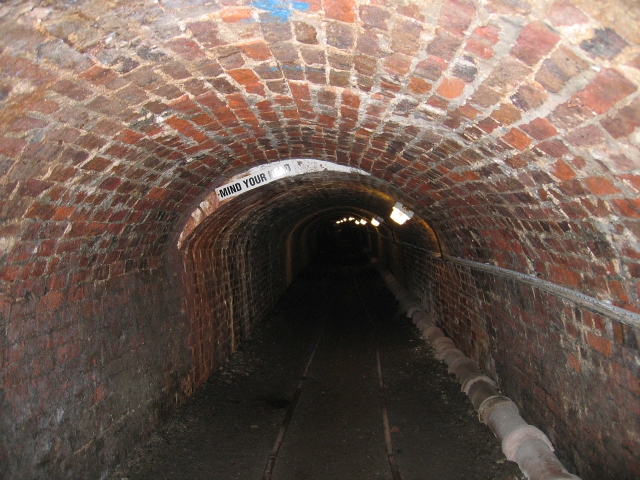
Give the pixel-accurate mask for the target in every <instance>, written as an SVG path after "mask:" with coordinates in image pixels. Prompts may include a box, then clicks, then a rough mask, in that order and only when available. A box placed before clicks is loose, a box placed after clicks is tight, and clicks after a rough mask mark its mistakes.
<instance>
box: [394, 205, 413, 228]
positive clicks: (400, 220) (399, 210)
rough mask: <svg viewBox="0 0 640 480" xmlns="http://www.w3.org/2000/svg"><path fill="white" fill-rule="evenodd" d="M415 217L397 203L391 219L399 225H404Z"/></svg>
mask: <svg viewBox="0 0 640 480" xmlns="http://www.w3.org/2000/svg"><path fill="white" fill-rule="evenodd" d="M411 217H413V212H412V211H411V210H409V209H408V208H407V207H405V206H404V205H402V204H401V203H400V202H396V204H395V205H394V206H393V209H392V210H391V215H390V218H391V220H393V221H394V222H396V223H397V224H399V225H402V224H404V223H405V222H406V221H407V220H409V219H410V218H411Z"/></svg>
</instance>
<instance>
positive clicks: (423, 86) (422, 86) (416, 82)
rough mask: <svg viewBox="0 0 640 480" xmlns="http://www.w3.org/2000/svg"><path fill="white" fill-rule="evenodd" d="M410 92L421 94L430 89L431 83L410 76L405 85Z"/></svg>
mask: <svg viewBox="0 0 640 480" xmlns="http://www.w3.org/2000/svg"><path fill="white" fill-rule="evenodd" d="M407 88H408V89H409V91H410V92H411V93H415V94H417V95H423V94H425V93H428V92H429V91H430V90H431V84H430V83H429V82H427V81H426V80H423V79H422V78H420V77H413V76H412V77H411V78H410V79H409V85H408V87H407Z"/></svg>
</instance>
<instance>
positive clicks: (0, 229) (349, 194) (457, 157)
mask: <svg viewBox="0 0 640 480" xmlns="http://www.w3.org/2000/svg"><path fill="white" fill-rule="evenodd" d="M639 22H640V8H639V7H638V4H637V3H636V2H634V1H633V0H613V1H610V2H598V1H595V0H571V1H569V0H556V1H552V0H528V1H527V0H483V1H479V0H477V1H476V0H428V1H427V0H422V1H420V0H299V1H289V0H282V1H279V0H278V1H276V0H208V1H205V0H154V1H152V0H140V1H130V2H100V1H96V0H79V1H61V2H37V1H18V0H16V1H14V2H8V3H4V4H2V6H0V45H1V46H0V49H1V50H0V72H1V76H0V101H1V102H2V109H1V110H0V125H2V132H1V134H0V135H2V139H1V140H0V188H1V190H0V191H1V196H0V206H1V218H2V222H1V223H0V248H1V252H0V254H1V257H0V262H1V263H0V289H1V290H0V294H1V295H0V349H1V357H0V359H1V363H0V380H1V385H2V389H1V390H0V412H2V414H1V415H0V419H1V420H0V477H1V478H105V477H106V475H108V474H109V472H111V471H113V468H114V467H115V466H116V465H118V464H119V463H121V462H122V461H124V460H125V459H126V458H127V456H128V455H129V454H130V452H131V451H132V449H133V448H134V447H135V446H136V445H139V444H140V443H141V442H142V441H144V440H145V439H146V438H148V437H149V435H150V434H151V432H153V431H154V429H156V428H157V427H158V426H159V425H160V424H161V422H162V421H163V419H165V418H166V416H167V415H168V414H169V413H170V412H172V411H173V410H174V409H175V408H176V406H177V405H180V404H182V403H184V402H185V401H186V400H187V399H188V398H189V397H190V396H191V395H192V394H193V392H194V391H196V390H197V389H198V387H199V386H201V385H202V384H203V383H204V382H205V381H206V380H207V378H208V377H209V376H210V375H211V374H212V373H213V372H214V371H215V370H216V369H217V368H219V366H220V365H222V364H223V363H224V361H225V359H226V358H228V357H229V355H230V354H232V353H233V352H234V351H235V350H236V349H237V348H238V346H239V345H240V344H241V343H242V342H243V341H244V340H245V339H246V338H247V337H248V335H249V333H250V332H251V331H252V329H253V327H254V326H256V325H257V324H258V323H259V322H260V321H261V320H262V319H263V318H264V317H265V315H267V313H268V312H269V311H270V309H271V308H272V307H273V306H274V305H275V303H276V301H277V300H278V298H279V297H280V296H281V295H282V294H283V292H284V291H285V290H286V288H287V286H288V285H289V284H290V283H291V282H292V281H293V280H294V279H295V278H296V276H297V275H298V274H299V273H300V272H301V271H302V270H303V269H304V267H306V266H307V265H308V264H309V262H310V261H311V260H312V259H313V258H314V256H315V254H316V253H317V250H318V246H319V244H320V241H321V234H322V232H323V231H325V230H326V228H328V226H330V225H333V224H334V223H335V221H337V220H338V219H340V218H342V217H344V216H345V215H346V216H356V217H358V218H364V219H367V220H370V219H371V218H374V217H380V218H381V219H382V220H383V223H382V224H381V225H380V226H379V227H377V228H374V227H372V226H371V225H370V224H369V225H368V226H367V227H366V228H365V229H363V232H366V233H365V234H364V235H365V237H364V238H365V240H366V242H365V243H366V244H367V248H368V249H369V252H370V254H371V256H373V257H375V258H377V260H378V263H379V264H380V265H382V266H384V268H386V269H387V270H388V271H389V272H390V273H391V274H393V276H394V277H395V278H396V279H397V280H398V281H399V282H400V283H401V284H402V285H403V286H404V287H405V288H406V289H407V290H408V291H409V292H410V293H411V294H412V295H413V296H414V297H415V298H416V299H418V301H419V303H420V305H421V306H422V308H424V310H425V311H426V312H427V313H428V315H429V316H430V318H432V319H433V321H434V322H435V323H436V324H437V325H438V326H439V327H440V328H441V329H442V330H443V331H444V332H445V333H446V335H447V336H448V337H450V338H451V339H453V340H454V342H455V343H456V345H457V346H458V347H459V348H460V349H461V350H462V351H463V352H464V354H465V355H467V356H469V357H471V358H472V359H474V360H475V361H476V362H477V364H478V366H479V367H480V369H481V370H482V372H483V373H484V374H485V375H487V376H488V377H490V378H491V379H492V380H493V381H494V382H495V383H496V385H497V386H498V387H499V388H500V391H501V392H503V393H504V394H505V395H507V396H509V397H510V398H511V399H513V401H514V402H515V404H516V405H517V406H518V408H519V410H520V413H521V415H522V416H523V418H525V419H526V420H527V421H528V422H530V423H531V424H534V425H536V426H537V427H538V428H540V429H541V430H542V431H543V432H544V433H545V434H546V435H547V436H548V437H549V439H550V440H551V442H552V443H553V445H554V446H555V448H556V453H557V454H558V457H559V458H561V459H562V461H563V463H564V464H565V466H566V467H567V469H568V470H569V471H571V472H573V473H575V474H577V475H580V476H581V477H582V478H584V479H603V478H610V479H614V478H615V479H626V478H629V479H631V478H640V453H639V452H640V379H639V375H640V351H639V348H640V316H639V315H638V314H639V313H640V302H639V294H640V281H639V279H640V242H639V239H640V200H639V199H638V192H639V191H640V151H639V148H638V145H639V142H640V129H638V127H639V126H640V96H639V95H640V94H639V92H638V85H639V84H640V29H638V25H639ZM249 178H252V179H255V182H254V183H255V185H253V186H252V187H253V188H251V189H249V188H248V187H249V186H250V185H249V184H247V185H246V187H247V188H243V187H242V184H243V182H244V181H245V180H246V181H248V179H249ZM263 179H264V181H263ZM235 184H239V185H240V187H238V191H236V190H235V188H231V187H232V186H233V185H235ZM225 189H226V190H225ZM396 202H400V203H402V204H403V205H405V206H406V207H407V208H408V209H410V210H411V211H413V212H414V213H415V214H414V216H413V218H411V219H410V220H409V221H408V222H407V223H405V224H404V225H399V224H396V223H394V222H393V221H392V220H390V219H389V213H390V212H391V210H392V207H393V206H394V205H395V204H396Z"/></svg>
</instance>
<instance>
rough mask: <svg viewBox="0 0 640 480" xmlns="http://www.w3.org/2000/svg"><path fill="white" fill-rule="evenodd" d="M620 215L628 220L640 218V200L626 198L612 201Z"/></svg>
mask: <svg viewBox="0 0 640 480" xmlns="http://www.w3.org/2000/svg"><path fill="white" fill-rule="evenodd" d="M611 203H612V205H613V206H614V208H615V209H616V210H617V211H618V213H619V214H620V215H622V216H624V217H628V218H640V199H639V198H628V199H627V198H624V199H614V200H612V201H611Z"/></svg>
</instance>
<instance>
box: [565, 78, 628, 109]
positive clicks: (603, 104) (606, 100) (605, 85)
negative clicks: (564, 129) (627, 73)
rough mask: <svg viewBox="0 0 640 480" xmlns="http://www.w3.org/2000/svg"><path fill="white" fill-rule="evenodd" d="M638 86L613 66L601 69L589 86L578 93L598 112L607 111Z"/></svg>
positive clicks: (577, 96)
mask: <svg viewBox="0 0 640 480" xmlns="http://www.w3.org/2000/svg"><path fill="white" fill-rule="evenodd" d="M636 89H637V87H636V86H635V85H634V84H633V83H631V82H630V81H629V80H627V79H626V78H625V77H624V76H622V75H621V74H620V73H618V72H617V71H616V70H613V69H612V68H608V69H605V70H601V71H600V72H598V73H597V74H596V76H595V78H594V79H593V80H592V81H591V83H590V84H589V85H587V87H586V88H585V89H584V90H582V91H581V92H579V93H578V94H577V95H576V98H578V99H579V100H580V101H582V103H583V104H584V105H585V106H587V107H589V108H590V109H591V110H593V111H594V112H595V113H597V114H602V113H606V112H607V111H608V110H609V109H610V108H611V107H612V106H613V105H615V104H616V103H617V102H619V101H620V100H622V99H623V98H625V97H626V96H628V95H630V94H632V93H633V92H635V91H636Z"/></svg>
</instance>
